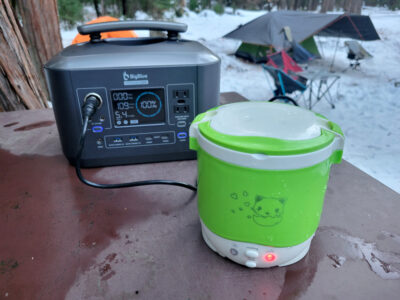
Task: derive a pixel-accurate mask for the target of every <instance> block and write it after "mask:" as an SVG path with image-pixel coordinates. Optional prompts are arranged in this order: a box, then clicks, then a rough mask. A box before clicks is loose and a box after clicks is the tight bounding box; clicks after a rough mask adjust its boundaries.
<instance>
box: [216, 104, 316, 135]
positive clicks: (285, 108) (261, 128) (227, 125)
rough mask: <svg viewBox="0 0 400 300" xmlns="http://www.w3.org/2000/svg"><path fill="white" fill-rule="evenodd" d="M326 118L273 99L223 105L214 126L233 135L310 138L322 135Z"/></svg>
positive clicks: (217, 129)
mask: <svg viewBox="0 0 400 300" xmlns="http://www.w3.org/2000/svg"><path fill="white" fill-rule="evenodd" d="M323 124H324V121H323V120H321V118H319V117H318V116H317V115H316V114H315V113H313V112H312V111H309V110H306V109H303V108H299V107H297V106H293V105H287V104H282V103H273V102H256V101H252V102H240V103H233V104H229V105H223V106H221V107H219V109H218V113H217V114H216V115H214V116H213V117H212V118H211V122H210V127H211V128H212V129H214V130H215V131H218V132H220V133H222V134H227V135H231V136H257V137H270V138H276V139H283V140H307V139H312V138H315V137H318V136H320V135H321V127H323Z"/></svg>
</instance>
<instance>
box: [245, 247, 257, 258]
mask: <svg viewBox="0 0 400 300" xmlns="http://www.w3.org/2000/svg"><path fill="white" fill-rule="evenodd" d="M245 254H246V256H247V257H249V258H257V257H258V251H257V250H254V249H248V250H246V253H245Z"/></svg>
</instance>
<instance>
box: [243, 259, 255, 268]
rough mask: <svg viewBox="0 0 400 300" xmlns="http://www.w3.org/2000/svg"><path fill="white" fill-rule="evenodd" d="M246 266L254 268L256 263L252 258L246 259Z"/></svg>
mask: <svg viewBox="0 0 400 300" xmlns="http://www.w3.org/2000/svg"><path fill="white" fill-rule="evenodd" d="M245 265H246V267H249V268H255V267H257V263H256V262H255V261H254V260H248V261H246V264H245Z"/></svg>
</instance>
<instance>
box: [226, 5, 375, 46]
mask: <svg viewBox="0 0 400 300" xmlns="http://www.w3.org/2000/svg"><path fill="white" fill-rule="evenodd" d="M285 26H289V27H290V29H291V33H292V37H293V39H294V40H295V41H296V42H298V43H301V42H303V41H304V40H306V39H308V38H310V37H312V36H314V35H321V36H334V37H341V38H351V39H357V40H362V41H373V40H379V35H378V33H377V32H376V30H375V27H374V25H373V24H372V21H371V19H370V18H369V16H362V15H352V14H319V13H312V12H301V11H275V12H270V13H267V14H265V15H262V16H260V17H258V18H256V19H254V20H252V21H250V22H248V23H246V24H245V25H241V26H239V27H238V28H237V29H235V30H233V31H231V32H230V33H228V34H226V35H225V36H224V37H225V38H232V39H237V40H241V41H242V42H243V43H248V44H253V45H264V46H272V47H273V48H275V49H277V50H281V49H285V48H288V46H290V44H288V41H287V40H286V38H285V35H284V32H283V27H285Z"/></svg>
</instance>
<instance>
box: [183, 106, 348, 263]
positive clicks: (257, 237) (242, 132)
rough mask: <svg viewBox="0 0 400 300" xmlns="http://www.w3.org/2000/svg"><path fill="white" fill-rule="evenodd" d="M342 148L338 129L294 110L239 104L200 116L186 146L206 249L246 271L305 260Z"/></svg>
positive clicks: (311, 113) (315, 115)
mask: <svg viewBox="0 0 400 300" xmlns="http://www.w3.org/2000/svg"><path fill="white" fill-rule="evenodd" d="M343 145H344V136H343V133H342V131H341V129H340V128H339V126H338V125H336V124H335V123H333V122H331V121H329V120H327V119H326V118H324V117H323V116H321V115H319V114H316V113H314V112H312V111H309V110H305V109H302V108H299V107H296V106H292V105H287V104H280V103H271V102H240V103H233V104H228V105H223V106H220V107H218V108H214V109H211V110H209V111H207V112H205V113H202V114H200V115H198V116H197V117H196V119H195V120H194V121H193V123H192V125H191V127H190V148H191V149H193V150H196V151H197V157H198V210H199V215H200V221H201V226H202V233H203V238H204V240H205V241H206V243H207V245H208V246H209V247H210V248H211V249H212V250H214V251H216V252H218V253H219V254H220V255H222V256H224V257H227V258H229V259H231V260H233V261H235V262H237V263H239V264H242V265H245V266H247V267H250V268H254V267H259V268H265V267H272V266H286V265H289V264H292V263H295V262H297V261H299V260H300V259H302V258H303V257H304V256H305V255H306V254H307V252H308V250H309V248H310V243H311V240H312V238H313V236H314V234H315V232H316V230H317V227H318V224H319V220H320V216H321V212H322V206H323V201H324V194H325V190H326V187H327V182H328V178H329V171H330V167H331V165H332V164H333V163H340V161H341V157H342V153H343Z"/></svg>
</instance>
